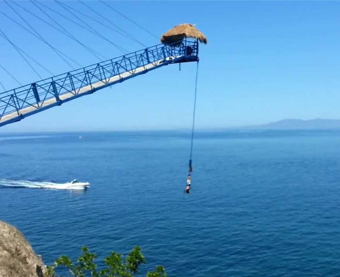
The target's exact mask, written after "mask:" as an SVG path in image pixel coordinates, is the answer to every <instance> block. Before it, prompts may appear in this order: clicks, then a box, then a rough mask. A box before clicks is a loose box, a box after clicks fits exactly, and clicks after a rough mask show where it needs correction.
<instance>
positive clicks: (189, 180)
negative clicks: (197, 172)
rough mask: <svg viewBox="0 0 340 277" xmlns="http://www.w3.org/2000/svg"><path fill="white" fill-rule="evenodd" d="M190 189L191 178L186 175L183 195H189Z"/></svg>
mask: <svg viewBox="0 0 340 277" xmlns="http://www.w3.org/2000/svg"><path fill="white" fill-rule="evenodd" d="M190 189H191V176H190V174H188V178H187V187H186V188H185V193H190Z"/></svg>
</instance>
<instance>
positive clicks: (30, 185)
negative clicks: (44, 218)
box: [0, 180, 90, 190]
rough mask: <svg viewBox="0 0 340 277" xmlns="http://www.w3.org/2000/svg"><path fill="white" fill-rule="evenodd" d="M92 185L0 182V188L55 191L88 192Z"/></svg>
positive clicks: (80, 183)
mask: <svg viewBox="0 0 340 277" xmlns="http://www.w3.org/2000/svg"><path fill="white" fill-rule="evenodd" d="M89 186H90V183H87V182H79V181H77V180H73V181H72V182H69V183H52V182H33V181H24V180H17V181H15V180H0V188H30V189H54V190H86V189H87V188H88V187H89Z"/></svg>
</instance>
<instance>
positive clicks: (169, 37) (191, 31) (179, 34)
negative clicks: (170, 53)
mask: <svg viewBox="0 0 340 277" xmlns="http://www.w3.org/2000/svg"><path fill="white" fill-rule="evenodd" d="M184 38H196V39H198V40H199V41H200V42H203V43H205V44H207V43H208V40H207V37H206V36H205V35H204V34H203V33H202V32H201V31H200V30H198V29H197V28H196V27H195V25H193V24H188V23H185V24H180V25H177V26H175V27H173V28H172V29H171V30H169V31H168V32H166V33H165V34H164V35H163V36H162V38H161V42H162V43H164V44H172V43H176V42H181V41H182V40H183V39H184Z"/></svg>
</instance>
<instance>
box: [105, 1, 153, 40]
mask: <svg viewBox="0 0 340 277" xmlns="http://www.w3.org/2000/svg"><path fill="white" fill-rule="evenodd" d="M99 2H101V3H102V4H104V5H105V6H107V7H108V8H109V9H111V10H113V11H114V12H116V13H118V14H119V15H120V16H122V17H124V18H125V19H127V20H128V21H130V22H132V23H133V24H135V25H136V26H138V27H139V28H141V29H142V30H144V31H145V32H147V33H148V34H149V35H151V36H153V37H154V38H156V39H157V40H159V37H158V36H156V35H155V34H153V33H151V32H150V31H149V30H147V29H145V28H144V27H143V26H141V25H140V24H138V23H137V22H136V21H134V20H132V19H131V18H129V17H128V16H126V15H124V14H123V13H121V12H120V11H117V10H116V9H115V8H113V7H111V6H110V5H108V4H107V3H105V1H102V0H99Z"/></svg>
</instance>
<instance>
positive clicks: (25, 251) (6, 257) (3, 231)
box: [0, 221, 45, 277]
mask: <svg viewBox="0 0 340 277" xmlns="http://www.w3.org/2000/svg"><path fill="white" fill-rule="evenodd" d="M43 271H45V266H44V264H43V262H42V259H41V258H40V257H39V256H37V255H36V254H35V253H34V251H33V249H32V247H31V245H30V244H29V243H28V242H27V240H26V239H25V238H24V236H23V235H22V234H21V233H20V232H19V231H18V230H17V229H16V228H14V227H13V226H11V225H9V224H7V223H5V222H2V221H0V277H43V276H44V274H43Z"/></svg>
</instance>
